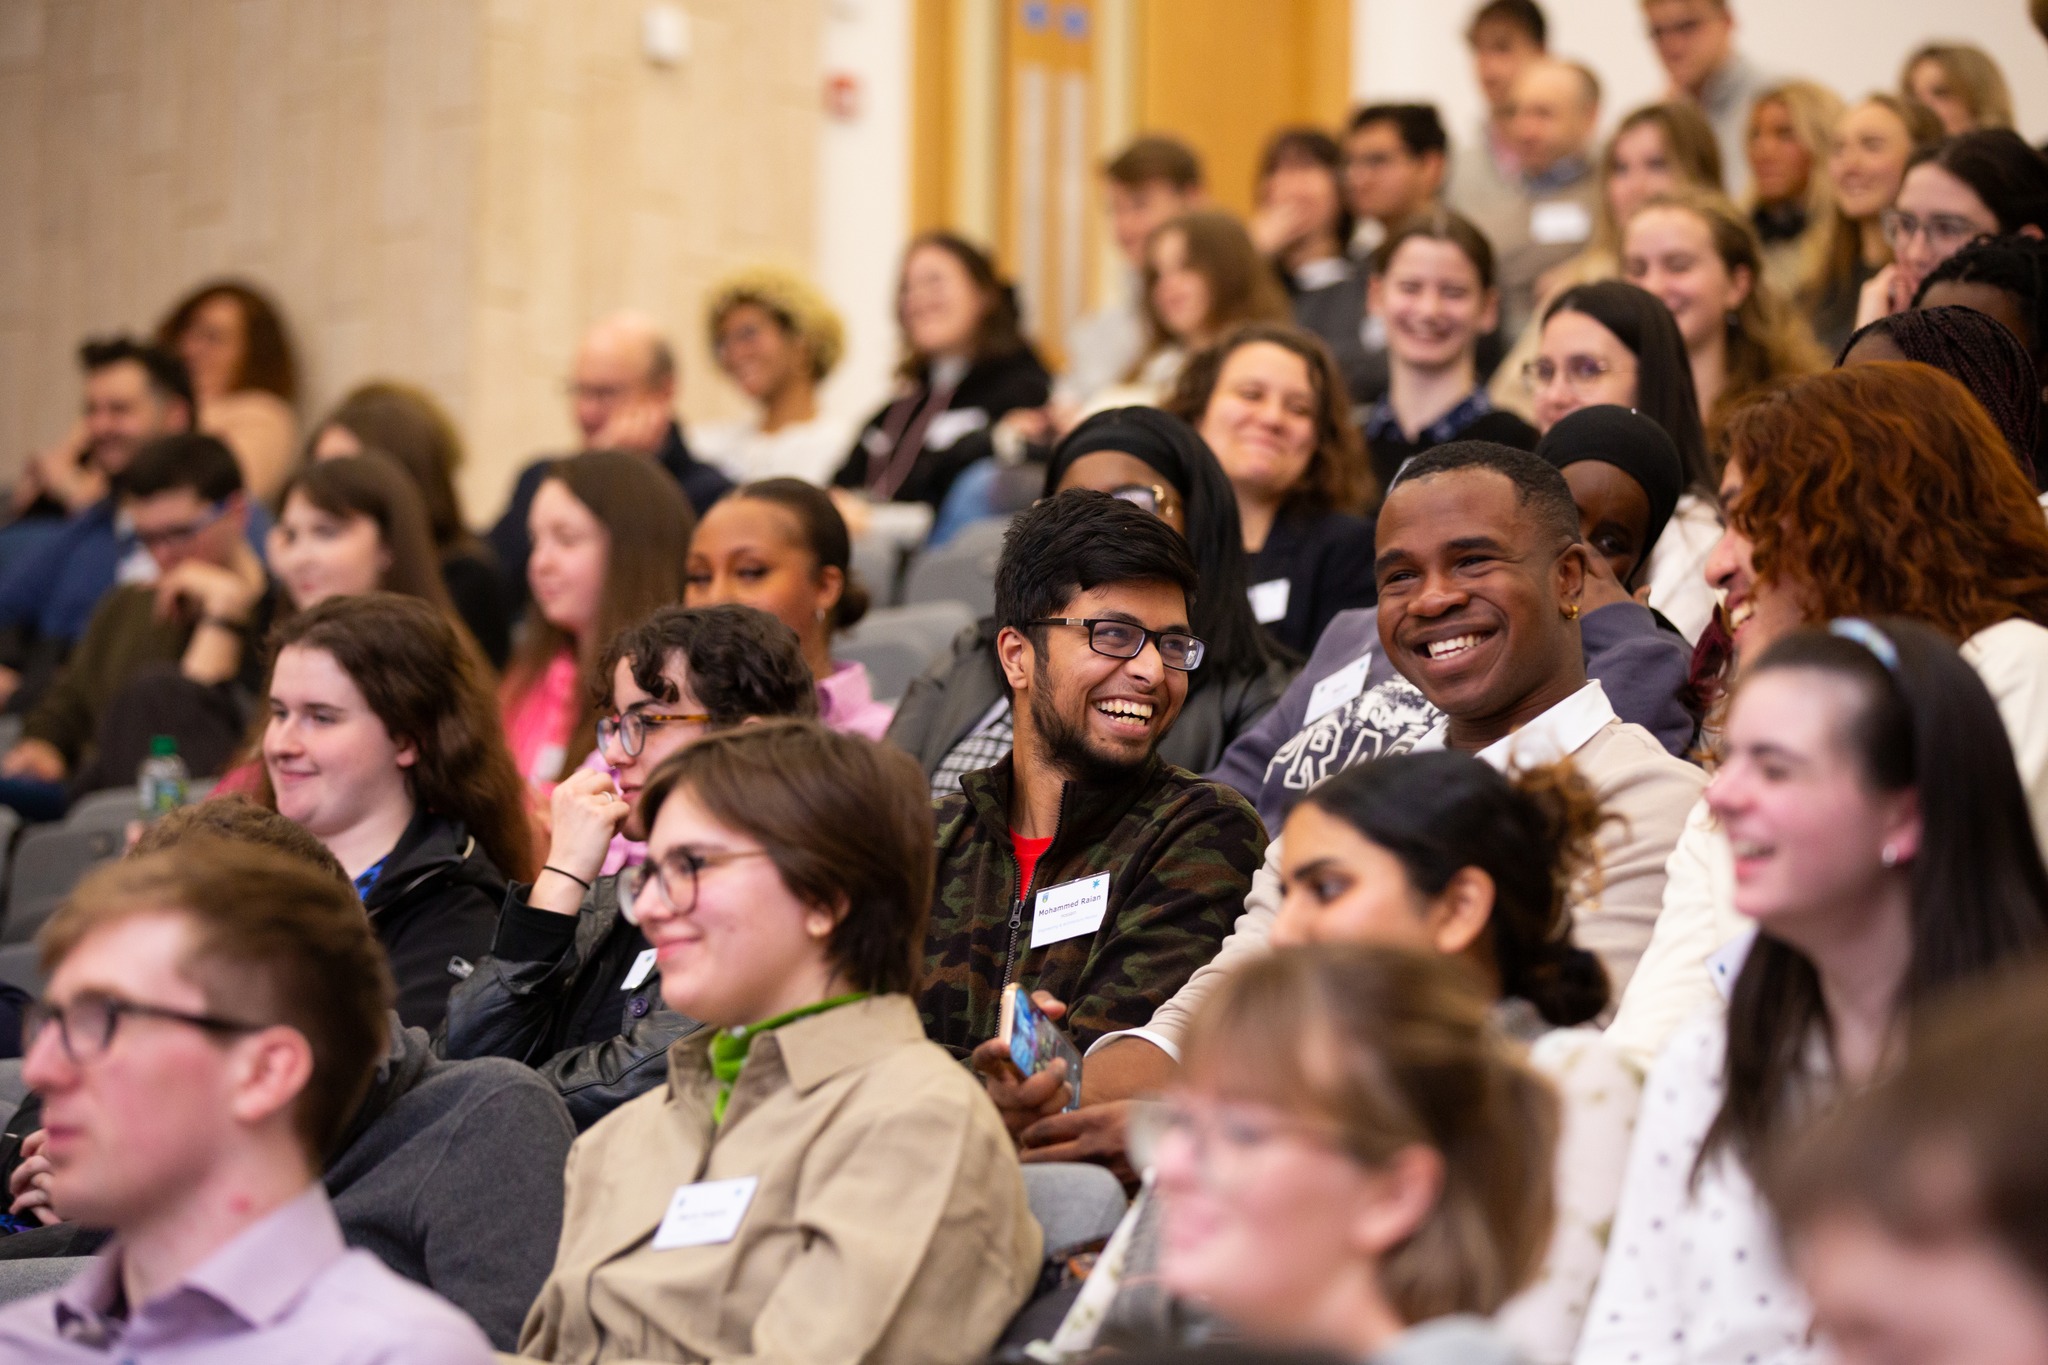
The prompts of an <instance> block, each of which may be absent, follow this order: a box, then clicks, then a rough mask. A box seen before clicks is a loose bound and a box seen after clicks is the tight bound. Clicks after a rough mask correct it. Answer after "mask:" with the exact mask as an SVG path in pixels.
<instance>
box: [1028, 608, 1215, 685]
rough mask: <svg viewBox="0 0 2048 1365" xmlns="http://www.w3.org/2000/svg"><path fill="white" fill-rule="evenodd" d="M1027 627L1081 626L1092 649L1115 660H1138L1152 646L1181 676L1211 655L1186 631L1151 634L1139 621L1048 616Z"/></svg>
mask: <svg viewBox="0 0 2048 1365" xmlns="http://www.w3.org/2000/svg"><path fill="white" fill-rule="evenodd" d="M1024 624H1025V625H1027V626H1081V627H1083V628H1085V629H1086V630H1087V632H1088V648H1090V649H1092V650H1094V651H1095V652H1096V653H1097V654H1105V655H1107V656H1109V657H1110V658H1112V659H1135V658H1137V657H1138V655H1139V654H1141V653H1143V652H1144V649H1145V646H1146V644H1147V643H1148V642H1149V643H1151V644H1154V645H1157V646H1158V647H1159V661H1160V662H1161V663H1163V664H1165V665H1166V666H1167V667H1168V668H1171V669H1174V670H1175V671H1177V672H1181V673H1192V672H1194V671H1195V670H1196V669H1198V668H1200V667H1201V666H1202V656H1203V655H1205V654H1207V653H1208V652H1209V646H1208V645H1207V644H1206V643H1205V642H1203V641H1201V640H1198V639H1196V638H1195V637H1194V636H1192V635H1190V634H1188V633H1187V632H1186V631H1184V630H1147V629H1145V628H1144V627H1143V626H1141V625H1139V624H1138V623H1137V622H1135V621H1119V620H1116V619H1115V618H1114V617H1104V616H1088V617H1079V616H1048V617H1046V618H1044V619H1043V620H1039V621H1026V622H1025V623H1024Z"/></svg>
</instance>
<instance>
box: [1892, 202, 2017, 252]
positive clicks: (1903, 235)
mask: <svg viewBox="0 0 2048 1365" xmlns="http://www.w3.org/2000/svg"><path fill="white" fill-rule="evenodd" d="M1877 222H1878V226H1879V227H1881V228H1883V229H1884V240H1885V244H1886V245H1887V246H1889V247H1891V249H1892V250H1894V251H1898V250H1901V249H1902V248H1904V246H1905V245H1906V243H1908V242H1910V241H1912V240H1913V239H1914V238H1915V237H1917V236H1919V235H1920V234H1921V233H1923V232H1924V233H1926V234H1927V245H1928V246H1929V247H1931V248H1933V249H1934V251H1935V253H1936V254H1937V255H1939V254H1942V253H1944V252H1946V253H1954V252H1957V251H1960V250H1962V248H1963V246H1964V245H1965V244H1966V243H1968V242H1972V241H1974V240H1976V239H1977V238H1979V237H1984V236H1988V235H1989V234H1990V231H1991V230H1990V229H1989V228H1984V227H1980V226H1978V225H1977V224H1976V223H1973V222H1971V221H1970V220H1969V219H1967V218H1964V217H1962V216H1961V215H1959V214H1954V213H1930V214H1928V215H1927V216H1926V217H1925V218H1922V217H1919V216H1918V215H1916V214H1911V213H1902V212H1900V211H1899V210H1898V209H1886V210H1885V211H1884V212H1883V213H1880V214H1879V215H1878V216H1877Z"/></svg>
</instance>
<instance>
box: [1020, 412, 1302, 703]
mask: <svg viewBox="0 0 2048 1365" xmlns="http://www.w3.org/2000/svg"><path fill="white" fill-rule="evenodd" d="M1100 450H1115V451H1121V452H1122V453H1124V454H1126V455H1129V456H1131V457H1132V458H1133V459H1136V460H1142V461H1144V463H1146V464H1147V465H1150V466H1151V467H1152V468H1153V469H1155V470H1157V471H1158V472H1159V476H1160V477H1161V478H1163V479H1165V480H1166V481H1167V482H1168V483H1170V484H1172V485H1173V490H1174V492H1176V493H1178V494H1180V500H1181V506H1182V507H1183V508H1184V509H1186V517H1185V519H1186V521H1187V528H1188V529H1187V543H1188V554H1189V556H1190V557H1191V558H1193V560H1194V561H1195V573H1196V574H1197V576H1198V577H1199V578H1200V581H1201V590H1200V592H1198V593H1197V594H1196V596H1195V601H1194V606H1193V609H1192V611H1191V612H1190V615H1189V620H1188V625H1189V626H1190V627H1191V628H1192V629H1193V630H1194V632H1195V634H1196V635H1198V636H1200V637H1201V638H1202V639H1203V640H1204V641H1206V642H1207V644H1208V646H1209V658H1208V660H1207V661H1206V662H1205V663H1204V664H1203V666H1202V667H1201V668H1200V669H1198V670H1197V671H1196V673H1195V675H1194V677H1193V678H1192V679H1190V688H1191V690H1192V689H1193V688H1196V687H1200V686H1201V685H1202V684H1203V682H1204V681H1206V678H1205V676H1204V675H1207V676H1208V677H1216V678H1228V677H1240V676H1247V675H1255V674H1258V673H1262V672H1264V671H1265V669H1266V667H1267V666H1268V664H1269V663H1270V662H1271V660H1272V658H1273V653H1272V647H1271V646H1270V645H1269V644H1268V642H1267V640H1266V632H1265V631H1263V630H1261V629H1260V628H1259V623H1258V619H1257V618H1256V617H1254V616H1253V615H1252V608H1251V600H1250V599H1249V598H1247V597H1246V596H1245V565H1244V527H1243V525H1242V523H1240V522H1239V520H1238V516H1237V495H1236V494H1235V493H1233V492H1232V491H1231V488H1230V480H1229V478H1228V477H1226V476H1225V475H1224V473H1223V466H1222V465H1220V464H1218V463H1217V462H1216V455H1215V452H1214V451H1212V450H1210V449H1209V445H1208V443H1207V442H1206V441H1204V440H1203V439H1202V438H1201V436H1199V435H1198V434H1197V433H1196V431H1195V429H1194V428H1193V427H1191V426H1189V425H1188V424H1187V423H1186V422H1184V421H1182V420H1181V419H1180V418H1178V417H1174V416H1172V415H1170V414H1168V413H1164V412H1161V411H1159V410H1158V409H1157V408H1110V409H1108V410H1107V411H1105V412H1098V413H1096V414H1095V415H1094V416H1093V417H1090V418H1089V419H1088V420H1086V421H1085V422H1082V423H1081V424H1080V425H1079V426H1077V427H1075V428H1074V429H1073V430H1072V431H1070V432H1068V433H1067V436H1066V439H1065V440H1063V441H1061V442H1060V443H1059V445H1058V446H1056V447H1055V448H1054V449H1053V452H1052V460H1051V462H1050V463H1049V464H1048V465H1047V466H1046V470H1045V496H1046V497H1048V498H1049V497H1051V496H1053V494H1055V493H1057V492H1058V491H1059V486H1060V479H1061V477H1062V476H1064V475H1065V474H1066V472H1067V467H1068V466H1069V465H1071V464H1073V463H1074V461H1075V460H1078V459H1080V458H1081V457H1082V456H1084V455H1090V454H1093V453H1094V452H1096V451H1100Z"/></svg>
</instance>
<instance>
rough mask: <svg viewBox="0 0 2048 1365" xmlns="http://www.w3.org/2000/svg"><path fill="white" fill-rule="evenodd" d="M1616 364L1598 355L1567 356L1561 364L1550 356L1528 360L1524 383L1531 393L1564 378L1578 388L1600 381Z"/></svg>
mask: <svg viewBox="0 0 2048 1365" xmlns="http://www.w3.org/2000/svg"><path fill="white" fill-rule="evenodd" d="M1613 372H1614V366H1612V365H1610V364H1609V363H1607V362H1606V361H1604V360H1602V359H1600V357H1598V356H1591V355H1575V356H1567V357H1566V358H1565V362H1564V364H1563V365H1559V364H1558V363H1557V362H1556V361H1555V360H1552V359H1550V357H1548V356H1543V357H1541V358H1539V359H1536V360H1531V361H1528V362H1526V363H1525V364H1524V365H1523V366H1522V383H1523V385H1524V386H1525V387H1527V388H1528V390H1529V392H1531V393H1540V392H1542V391H1543V390H1544V389H1547V388H1549V387H1550V386H1551V385H1552V384H1555V383H1556V382H1557V381H1558V378H1559V376H1562V377H1563V378H1564V386H1565V387H1566V388H1568V389H1573V390H1578V389H1584V388H1589V387H1591V386H1592V385H1594V384H1596V383H1598V382H1599V381H1600V379H1601V377H1602V376H1603V375H1608V374H1612V373H1613Z"/></svg>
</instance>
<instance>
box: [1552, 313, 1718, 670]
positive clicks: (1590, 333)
mask: <svg viewBox="0 0 2048 1365" xmlns="http://www.w3.org/2000/svg"><path fill="white" fill-rule="evenodd" d="M1524 378H1525V379H1526V381H1527V383H1528V385H1529V388H1530V391H1531V393H1533V394H1534V395H1535V398H1536V426H1537V428H1538V429H1539V430H1543V431H1548V430H1549V429H1550V428H1551V427H1552V426H1553V425H1554V424H1555V423H1556V422H1557V420H1558V419H1559V418H1560V417H1563V416H1564V415H1565V414H1566V413H1569V412H1575V411H1577V410H1578V409H1580V408H1582V407H1589V406H1591V405H1593V404H1596V403H1612V404H1615V405H1617V406H1619V407H1624V408H1634V409H1636V410H1637V411H1638V412H1641V413H1642V414H1643V415H1644V416H1646V417H1649V418H1650V419H1651V420H1653V421H1655V422H1656V423H1657V425H1658V426H1661V427H1663V428H1664V430H1665V432H1666V434H1668V435H1669V436H1670V437H1671V441H1672V444H1673V445H1675V446H1677V447H1678V459H1679V463H1680V465H1681V466H1682V467H1683V469H1684V471H1685V488H1684V491H1683V492H1682V493H1680V494H1679V497H1678V507H1677V509H1676V510H1675V511H1674V512H1673V513H1672V519H1671V523H1670V524H1669V525H1668V526H1666V527H1665V528H1664V534H1663V535H1662V536H1660V537H1658V539H1657V547H1656V550H1655V551H1654V552H1653V553H1652V555H1651V558H1650V566H1649V572H1648V576H1647V578H1646V579H1645V582H1646V583H1647V584H1648V586H1649V589H1650V602H1649V604H1650V605H1651V606H1652V607H1654V608H1656V609H1657V610H1658V611H1660V612H1662V613H1663V614H1664V616H1665V618H1666V619H1668V620H1669V621H1670V622H1671V623H1672V624H1673V625H1675V626H1676V627H1677V628H1678V631H1679V633H1680V634H1681V635H1683V636H1685V638H1686V639H1687V640H1688V641H1695V640H1697V639H1698V638H1699V636H1700V632H1701V631H1703V630H1704V629H1706V626H1707V622H1708V621H1709V620H1711V619H1712V617H1713V614H1714V594H1713V593H1712V592H1711V591H1710V590H1709V589H1708V588H1707V585H1706V581H1705V579H1704V578H1702V576H1701V574H1702V570H1703V567H1704V565H1705V564H1706V558H1707V555H1708V554H1710V553H1711V552H1712V551H1713V548H1714V542H1715V541H1716V540H1718V539H1719V538H1720V535H1721V519H1720V514H1719V512H1718V511H1717V510H1716V508H1715V506H1714V500H1713V499H1714V495H1713V490H1714V487H1715V483H1714V477H1713V471H1712V467H1711V465H1710V463H1709V461H1708V456H1707V442H1706V434H1705V432H1704V431H1703V430H1702V428H1701V425H1700V409H1699V400H1698V398H1697V396H1696V395H1695V393H1694V390H1693V381H1692V358H1691V356H1690V355H1689V354H1688V352H1687V350H1686V345H1685V337H1684V335H1683V333H1681V332H1680V331H1679V330H1678V323H1677V321H1676V320H1675V319H1674V318H1673V317H1672V316H1671V310H1670V309H1669V308H1666V307H1665V306H1664V304H1663V302H1662V301H1661V300H1660V299H1658V298H1657V297H1656V296H1655V295H1654V294H1651V293H1649V292H1648V291H1646V290H1643V289H1639V288H1637V287H1636V286H1635V285H1632V284H1626V283H1624V282H1622V281H1620V280H1603V281H1601V282H1599V283H1597V284H1583V285H1578V286H1575V287H1574V288H1571V289H1568V290H1566V291H1565V292H1564V293H1563V294H1560V295H1559V296H1558V297H1557V299H1556V300H1555V301H1553V302H1552V303H1551V305H1550V308H1549V310H1548V311H1547V312H1545V314H1544V317H1543V332H1542V342H1541V345H1540V347H1539V349H1538V353H1537V356H1536V359H1534V360H1532V361H1530V362H1529V365H1528V367H1527V369H1526V370H1525V371H1524Z"/></svg>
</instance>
